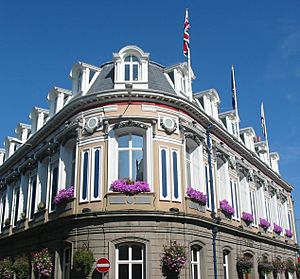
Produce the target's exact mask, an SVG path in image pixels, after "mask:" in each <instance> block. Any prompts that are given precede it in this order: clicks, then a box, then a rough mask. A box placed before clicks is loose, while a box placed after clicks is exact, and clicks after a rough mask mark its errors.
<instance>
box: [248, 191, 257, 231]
mask: <svg viewBox="0 0 300 279" xmlns="http://www.w3.org/2000/svg"><path fill="white" fill-rule="evenodd" d="M250 208H251V214H252V215H253V226H257V225H258V211H257V198H256V191H255V190H253V189H250Z"/></svg>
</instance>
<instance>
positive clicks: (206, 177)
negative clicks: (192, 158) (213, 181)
mask: <svg viewBox="0 0 300 279" xmlns="http://www.w3.org/2000/svg"><path fill="white" fill-rule="evenodd" d="M204 175H205V188H206V196H207V208H208V209H211V200H210V199H211V193H210V184H209V171H208V165H204Z"/></svg>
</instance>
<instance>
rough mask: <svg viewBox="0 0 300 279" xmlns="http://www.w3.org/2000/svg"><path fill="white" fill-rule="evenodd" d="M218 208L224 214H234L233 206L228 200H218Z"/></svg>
mask: <svg viewBox="0 0 300 279" xmlns="http://www.w3.org/2000/svg"><path fill="white" fill-rule="evenodd" d="M220 208H221V210H222V212H223V213H224V214H225V215H228V216H230V217H231V216H232V215H233V214H234V208H233V207H232V206H231V205H230V204H229V203H228V201H227V200H226V199H225V200H222V201H220Z"/></svg>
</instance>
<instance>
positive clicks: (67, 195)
mask: <svg viewBox="0 0 300 279" xmlns="http://www.w3.org/2000/svg"><path fill="white" fill-rule="evenodd" d="M73 197H74V187H73V186H71V187H70V188H68V189H62V190H60V191H59V193H58V194H57V195H56V196H55V198H54V200H53V202H54V203H55V204H61V203H63V202H66V201H68V200H70V199H72V198H73Z"/></svg>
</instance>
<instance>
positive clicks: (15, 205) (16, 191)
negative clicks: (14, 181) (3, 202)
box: [13, 187, 20, 226]
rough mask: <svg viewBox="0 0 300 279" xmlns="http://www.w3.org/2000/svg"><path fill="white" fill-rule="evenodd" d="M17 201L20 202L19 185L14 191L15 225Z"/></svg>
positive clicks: (17, 210)
mask: <svg viewBox="0 0 300 279" xmlns="http://www.w3.org/2000/svg"><path fill="white" fill-rule="evenodd" d="M19 202H20V187H17V188H15V191H14V206H13V208H14V217H13V218H14V220H13V222H14V223H13V225H14V226H15V225H16V224H17V221H18V219H19Z"/></svg>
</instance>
